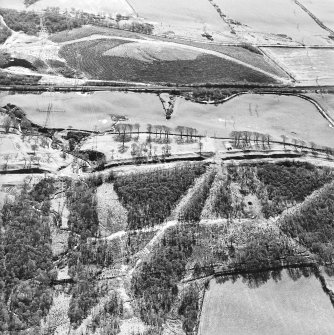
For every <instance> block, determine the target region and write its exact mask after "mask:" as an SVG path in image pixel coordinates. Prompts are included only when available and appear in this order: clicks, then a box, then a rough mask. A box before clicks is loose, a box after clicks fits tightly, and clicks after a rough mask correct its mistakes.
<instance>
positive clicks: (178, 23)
mask: <svg viewBox="0 0 334 335" xmlns="http://www.w3.org/2000/svg"><path fill="white" fill-rule="evenodd" d="M129 3H131V5H132V6H133V7H134V9H135V11H136V13H137V14H138V15H139V17H142V18H144V19H146V20H148V21H150V22H152V23H154V26H155V27H154V33H155V34H159V35H161V34H162V35H171V36H173V35H174V34H175V35H176V36H181V37H185V38H187V39H192V40H203V41H207V39H206V38H205V37H203V36H202V34H203V33H204V32H205V31H207V32H208V33H209V34H211V35H212V36H213V38H214V39H215V40H216V41H220V42H222V41H229V40H232V39H235V36H234V35H232V34H231V33H230V29H229V26H228V25H227V24H226V23H225V22H224V21H223V20H222V19H221V17H220V16H219V15H218V13H217V11H216V10H215V9H214V8H213V6H211V4H210V3H209V1H207V0H184V1H179V0H129Z"/></svg>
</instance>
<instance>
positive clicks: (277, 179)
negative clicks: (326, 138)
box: [215, 162, 333, 218]
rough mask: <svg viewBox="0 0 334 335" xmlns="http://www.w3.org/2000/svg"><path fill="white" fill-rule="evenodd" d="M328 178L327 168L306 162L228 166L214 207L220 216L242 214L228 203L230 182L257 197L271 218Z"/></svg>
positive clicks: (294, 203) (263, 210)
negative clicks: (221, 214)
mask: <svg viewBox="0 0 334 335" xmlns="http://www.w3.org/2000/svg"><path fill="white" fill-rule="evenodd" d="M332 179H333V172H332V171H331V170H330V169H328V168H320V167H315V166H313V165H311V164H309V163H299V162H283V163H277V164H270V163H264V164H256V165H246V166H239V167H237V166H232V165H230V166H228V178H227V180H226V181H225V185H226V187H223V188H222V190H221V191H220V192H221V197H222V199H225V200H224V201H221V202H218V203H217V204H216V206H215V208H216V209H217V210H218V212H222V213H224V217H232V218H233V217H238V216H239V215H242V214H241V213H242V207H240V206H239V208H238V207H237V208H236V207H233V206H232V199H231V196H230V192H229V191H228V189H229V188H230V184H231V182H233V183H238V184H239V186H240V192H241V194H242V195H243V196H247V195H249V194H254V195H256V196H257V197H258V199H259V200H260V202H261V206H262V212H263V214H264V216H265V217H266V218H269V217H274V216H277V215H279V214H280V213H282V212H283V211H284V210H285V209H287V208H289V207H291V206H294V205H296V204H297V203H300V202H302V201H304V199H305V198H306V197H307V196H308V195H310V194H311V193H312V192H314V191H315V190H317V189H319V188H321V187H322V186H323V185H325V184H326V183H328V182H330V181H331V180H332Z"/></svg>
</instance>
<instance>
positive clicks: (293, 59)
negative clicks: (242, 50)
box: [262, 48, 334, 85]
mask: <svg viewBox="0 0 334 335" xmlns="http://www.w3.org/2000/svg"><path fill="white" fill-rule="evenodd" d="M262 49H263V50H264V51H265V52H266V53H267V54H268V56H269V57H270V58H272V59H273V60H274V61H276V62H277V63H278V64H279V65H280V66H282V67H283V68H284V69H285V70H286V71H287V72H288V73H290V74H291V76H292V77H293V78H294V79H295V80H296V82H297V85H298V84H301V85H332V84H333V83H334V70H333V68H334V50H333V49H308V48H306V49H299V48H295V49H292V48H262Z"/></svg>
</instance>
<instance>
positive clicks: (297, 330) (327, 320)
mask: <svg viewBox="0 0 334 335" xmlns="http://www.w3.org/2000/svg"><path fill="white" fill-rule="evenodd" d="M250 285H251V284H248V285H247V282H243V280H242V279H237V280H236V281H235V282H232V280H230V281H227V282H225V283H217V282H216V281H215V279H213V280H212V281H211V282H210V288H209V290H208V291H207V292H206V294H205V298H204V304H203V308H202V315H201V321H200V326H199V333H198V334H199V335H209V334H210V335H220V334H221V331H222V329H223V330H224V334H226V335H244V334H254V335H262V334H268V333H270V334H273V335H288V334H292V333H293V334H305V335H311V334H315V333H317V334H323V335H330V334H332V333H333V332H334V315H333V312H332V311H333V308H332V306H331V303H330V300H329V299H328V297H327V296H326V293H325V292H323V290H322V287H321V284H320V281H319V280H317V278H316V277H314V276H311V277H309V278H303V277H302V278H300V279H298V280H296V281H295V280H293V279H292V278H291V277H289V275H288V273H287V271H284V272H283V273H282V276H281V278H280V279H279V280H277V281H275V280H274V279H270V280H269V281H268V282H267V283H265V284H263V285H261V286H259V287H257V286H255V287H253V286H250Z"/></svg>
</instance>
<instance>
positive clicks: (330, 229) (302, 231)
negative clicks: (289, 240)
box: [281, 183, 334, 263]
mask: <svg viewBox="0 0 334 335" xmlns="http://www.w3.org/2000/svg"><path fill="white" fill-rule="evenodd" d="M281 229H282V230H283V231H284V232H285V233H287V234H289V235H291V236H292V237H293V238H297V239H298V240H299V241H300V243H302V244H303V245H305V246H306V247H307V248H309V249H310V250H311V251H312V252H313V253H315V254H316V255H318V256H319V261H320V262H321V263H324V262H328V263H332V262H333V258H334V185H333V183H331V184H329V185H326V186H325V187H324V188H323V189H322V190H320V191H319V194H318V195H317V197H315V198H313V199H312V201H308V202H306V203H305V204H303V205H302V206H301V208H300V210H298V211H296V212H294V213H293V214H291V215H286V216H284V217H283V218H282V220H281Z"/></svg>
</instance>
